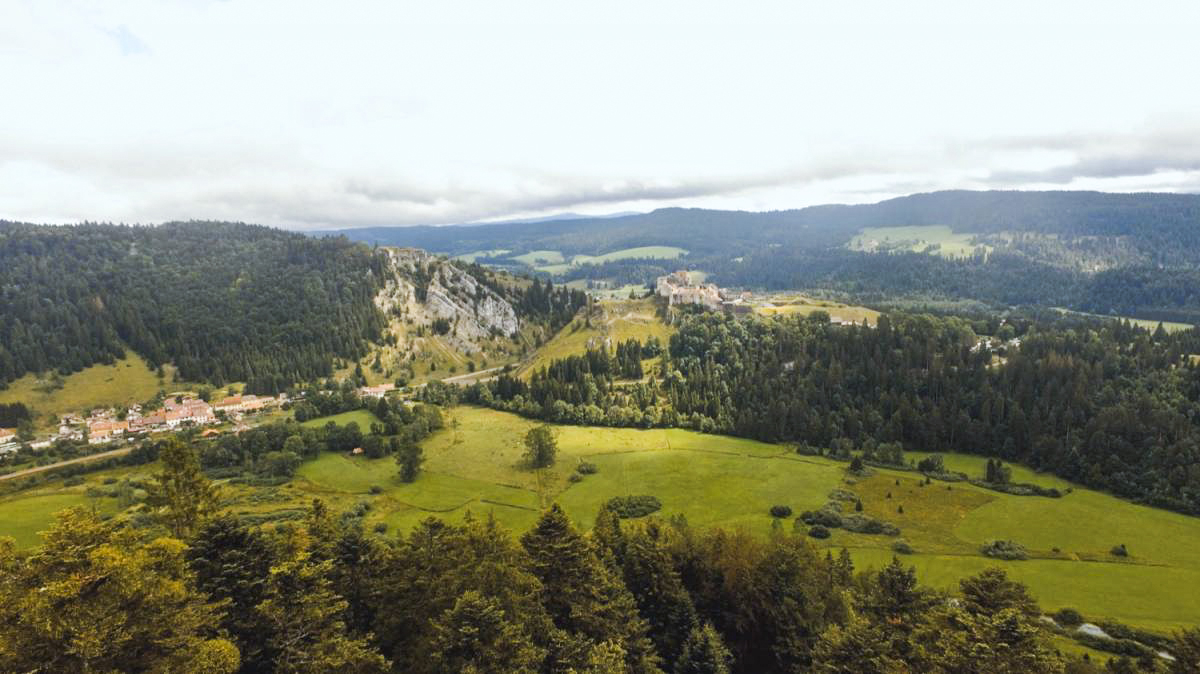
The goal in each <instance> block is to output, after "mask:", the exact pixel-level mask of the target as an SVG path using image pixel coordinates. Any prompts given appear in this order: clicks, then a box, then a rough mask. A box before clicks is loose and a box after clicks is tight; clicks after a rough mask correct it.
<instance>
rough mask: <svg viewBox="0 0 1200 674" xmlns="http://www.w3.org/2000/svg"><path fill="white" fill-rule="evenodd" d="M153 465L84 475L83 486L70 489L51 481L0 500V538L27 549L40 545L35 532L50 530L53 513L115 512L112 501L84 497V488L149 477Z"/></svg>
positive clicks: (102, 498) (109, 499)
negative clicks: (112, 480) (81, 510)
mask: <svg viewBox="0 0 1200 674" xmlns="http://www.w3.org/2000/svg"><path fill="white" fill-rule="evenodd" d="M154 470H155V466H154V465H153V464H152V465H149V466H136V467H122V468H111V469H109V470H105V471H100V472H96V473H92V474H90V475H87V476H85V478H84V480H85V481H84V483H83V484H81V485H76V486H72V487H67V486H65V485H64V484H63V480H62V479H58V480H52V481H49V482H47V483H45V484H42V485H38V486H36V487H34V488H32V489H27V490H25V491H22V492H19V493H17V494H12V495H9V496H3V497H0V536H11V537H12V538H13V539H14V540H16V542H17V546H18V547H22V548H27V547H32V546H34V545H37V544H38V543H39V542H41V538H40V537H39V536H38V532H41V531H45V530H47V529H49V528H50V525H51V524H52V523H53V522H54V515H55V513H57V512H59V511H61V510H66V509H67V508H74V507H82V508H87V509H89V510H92V509H95V511H96V512H98V513H102V514H113V513H116V512H117V511H118V507H117V502H116V499H113V498H107V497H100V498H92V497H89V496H88V495H87V489H88V487H98V488H105V487H106V485H104V480H105V479H106V478H110V477H111V478H118V479H119V478H124V477H133V476H137V477H141V478H149V477H150V475H151V474H152V473H153V472H154Z"/></svg>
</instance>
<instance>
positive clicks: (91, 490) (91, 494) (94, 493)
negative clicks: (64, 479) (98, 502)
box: [83, 486, 108, 498]
mask: <svg viewBox="0 0 1200 674" xmlns="http://www.w3.org/2000/svg"><path fill="white" fill-rule="evenodd" d="M83 494H84V495H85V496H87V497H88V498H101V497H104V496H107V495H108V494H106V493H105V492H104V491H103V490H102V489H100V487H95V486H92V487H88V488H87V489H86V490H84V492H83Z"/></svg>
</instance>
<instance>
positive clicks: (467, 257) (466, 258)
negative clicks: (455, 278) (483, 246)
mask: <svg viewBox="0 0 1200 674" xmlns="http://www.w3.org/2000/svg"><path fill="white" fill-rule="evenodd" d="M511 252H512V251H511V250H508V249H506V248H497V249H495V250H477V251H475V252H473V253H463V254H462V255H455V256H454V259H455V260H462V261H463V262H474V261H475V260H477V259H479V258H481V257H500V256H501V255H507V254H508V253H511Z"/></svg>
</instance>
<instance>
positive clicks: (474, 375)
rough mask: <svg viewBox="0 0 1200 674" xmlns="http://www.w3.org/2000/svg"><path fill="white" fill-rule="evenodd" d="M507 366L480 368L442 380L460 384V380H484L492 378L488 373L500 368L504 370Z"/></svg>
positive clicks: (497, 370)
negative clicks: (476, 370)
mask: <svg viewBox="0 0 1200 674" xmlns="http://www.w3.org/2000/svg"><path fill="white" fill-rule="evenodd" d="M505 367H506V366H504V365H501V366H500V367H491V368H488V369H486V370H480V371H478V372H468V373H466V374H459V375H455V376H453V377H446V378H445V379H443V380H442V381H443V382H445V383H447V384H458V383H460V382H468V381H470V382H475V381H484V380H486V379H491V377H489V376H487V375H489V374H491V373H492V372H499V371H500V370H503V369H504V368H505Z"/></svg>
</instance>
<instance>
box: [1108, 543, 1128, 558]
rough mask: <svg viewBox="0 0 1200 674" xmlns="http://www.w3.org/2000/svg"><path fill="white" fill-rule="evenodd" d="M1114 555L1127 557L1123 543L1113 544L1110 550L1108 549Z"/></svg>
mask: <svg viewBox="0 0 1200 674" xmlns="http://www.w3.org/2000/svg"><path fill="white" fill-rule="evenodd" d="M1109 552H1111V553H1112V554H1113V556H1114V557H1128V556H1129V551H1128V550H1126V549H1125V544H1124V543H1122V544H1120V545H1114V546H1113V549H1112V550H1109Z"/></svg>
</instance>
